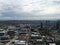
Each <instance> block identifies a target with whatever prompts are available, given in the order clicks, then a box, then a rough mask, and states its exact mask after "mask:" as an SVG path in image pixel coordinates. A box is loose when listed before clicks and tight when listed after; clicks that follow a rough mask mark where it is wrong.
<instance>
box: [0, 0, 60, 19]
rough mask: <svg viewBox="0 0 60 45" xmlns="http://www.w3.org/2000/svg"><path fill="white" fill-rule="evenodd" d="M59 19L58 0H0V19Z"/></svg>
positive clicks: (59, 4)
mask: <svg viewBox="0 0 60 45" xmlns="http://www.w3.org/2000/svg"><path fill="white" fill-rule="evenodd" d="M55 19H60V0H0V20H55Z"/></svg>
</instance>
